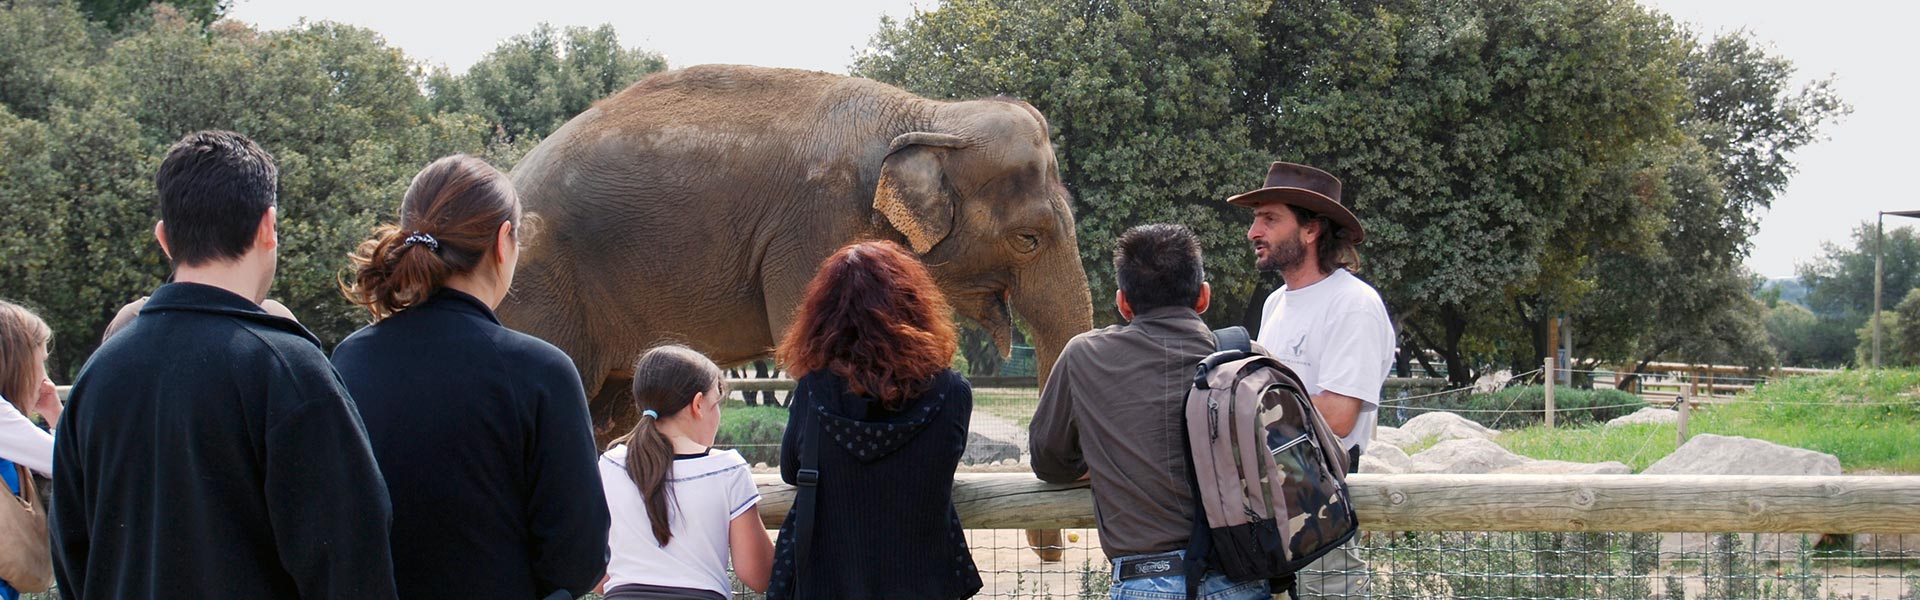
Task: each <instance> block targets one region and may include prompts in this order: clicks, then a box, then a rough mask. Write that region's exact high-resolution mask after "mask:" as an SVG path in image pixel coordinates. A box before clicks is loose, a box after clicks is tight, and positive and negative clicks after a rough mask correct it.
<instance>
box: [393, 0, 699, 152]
mask: <svg viewBox="0 0 1920 600" xmlns="http://www.w3.org/2000/svg"><path fill="white" fill-rule="evenodd" d="M666 68H667V61H666V59H665V58H663V57H661V56H660V55H659V54H657V53H654V52H648V51H645V50H640V49H629V48H624V47H622V46H621V45H620V38H619V36H618V35H616V34H615V33H614V30H613V26H611V25H601V26H600V27H597V28H586V27H568V28H566V30H565V31H557V30H555V29H554V28H553V26H551V25H547V24H544V23H543V24H541V25H540V26H539V27H537V28H535V29H534V30H533V32H532V33H529V34H527V35H521V36H515V37H513V38H511V39H508V40H507V41H505V42H502V43H501V44H500V46H499V47H497V48H495V49H494V50H493V51H492V52H490V53H488V54H487V55H486V56H485V57H482V58H481V59H480V61H479V62H476V63H474V65H473V66H472V67H470V68H469V69H468V70H467V72H466V73H465V74H463V75H454V74H453V73H451V72H448V71H446V70H445V69H440V70H437V71H435V72H434V73H433V75H432V76H430V77H429V78H428V79H427V88H428V89H429V90H430V91H431V94H432V103H433V108H434V109H435V110H438V111H461V112H469V113H473V114H475V115H479V116H480V117H481V118H483V119H485V120H486V122H487V123H488V124H489V125H490V126H494V127H497V128H498V131H500V132H502V133H503V134H504V136H505V137H506V138H507V139H509V140H515V139H519V138H521V137H527V136H530V137H532V138H533V139H536V140H537V139H538V138H541V137H545V136H546V135H547V134H548V133H551V132H552V131H553V130H555V129H558V128H559V127H560V125H562V124H564V123H566V122H567V120H568V119H572V118H573V116H574V115H577V114H580V113H581V112H584V111H586V110H587V108H588V107H590V106H592V105H593V103H594V102H596V101H598V100H600V99H601V98H605V97H607V96H608V95H610V94H612V93H614V92H617V91H620V90H623V89H626V87H627V86H629V85H632V84H633V82H635V81H639V80H640V78H641V77H645V76H646V75H648V74H650V73H655V72H658V71H662V70H665V69H666Z"/></svg>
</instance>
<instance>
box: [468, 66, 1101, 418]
mask: <svg viewBox="0 0 1920 600" xmlns="http://www.w3.org/2000/svg"><path fill="white" fill-rule="evenodd" d="M1058 171H1059V167H1058V165H1057V163H1056V162H1055V160H1054V156H1053V147H1052V145H1051V144H1050V142H1049V141H1048V137H1047V126H1046V121H1045V119H1044V118H1043V117H1042V116H1041V115H1040V113H1039V111H1036V110H1034V108H1033V107H1032V106H1029V105H1027V104H1026V103H1023V102H1018V101H1010V100H1000V99H994V100H976V101H968V102H937V101H931V100H927V99H924V98H920V97H917V96H914V95H912V94H908V93H906V92H904V91H901V90H899V89H897V88H894V87H891V86H887V85H885V84H881V83H878V82H874V81H871V80H866V79H858V78H850V77H844V76H838V75H829V74H824V73H817V72H811V71H796V70H785V69H768V68H759V67H745V66H727V65H709V66H700V67H693V68H689V69H685V70H680V71H671V72H666V73H660V74H656V75H653V76H651V77H648V78H646V79H644V80H641V81H640V82H639V83H637V84H635V85H633V86H632V87H630V88H627V89H626V90H624V91H622V92H620V93H619V94H616V95H614V96H613V97H610V98H608V99H605V100H602V101H601V102H600V103H598V104H597V105H595V106H594V107H593V108H592V109H589V110H588V111H587V112H585V113H581V114H580V115H579V116H577V117H575V118H574V119H573V120H572V121H569V122H567V124H566V125H565V126H563V127H561V128H560V129H559V130H558V131H555V132H554V133H553V135H552V136H549V137H548V138H547V139H546V140H544V141H542V142H541V143H540V145H539V146H538V147H537V148H535V149H534V150H533V152H532V153H530V154H528V155H527V156H526V157H525V158H524V159H522V160H521V161H520V163H519V164H518V166H517V167H515V168H514V170H513V179H514V181H515V184H516V186H517V187H518V189H519V192H520V194H521V198H522V199H523V200H524V202H525V203H526V207H527V210H528V211H529V212H532V213H534V214H537V215H539V219H540V222H539V224H538V226H537V230H536V231H534V234H533V235H532V236H531V238H530V240H529V242H528V246H527V248H526V249H525V250H524V252H523V253H522V254H521V258H520V266H519V272H518V275H517V276H516V278H515V281H514V287H513V291H512V293H511V294H509V295H508V297H507V299H506V301H505V302H503V303H502V304H501V306H500V310H499V314H500V317H501V319H502V320H503V321H504V322H505V323H506V324H507V325H508V326H510V327H513V328H514V329H518V330H520V331H524V332H527V333H530V334H533V335H535V336H538V337H540V338H542V339H545V340H547V341H549V342H552V343H553V344H554V345H556V346H559V347H560V349H561V350H563V351H565V352H566V353H567V354H568V355H569V356H571V357H572V358H573V360H574V363H575V364H576V365H577V366H578V367H579V369H580V375H581V379H582V380H583V381H584V382H585V383H586V387H587V395H588V397H590V398H593V402H592V412H593V418H594V424H595V428H596V430H597V431H596V432H597V434H598V437H599V440H600V441H601V443H602V444H604V443H605V442H606V441H607V440H609V439H610V438H612V437H617V436H619V435H622V434H624V433H625V432H626V431H628V430H629V429H631V427H632V425H633V423H634V421H635V420H637V418H638V415H637V413H636V411H635V409H634V407H633V404H632V401H631V400H630V399H629V396H630V394H629V391H628V388H629V386H630V384H631V379H630V378H631V376H632V375H631V372H630V370H629V369H630V368H631V366H632V363H633V360H634V358H635V357H637V356H638V355H639V354H640V352H642V351H643V350H645V349H646V348H648V347H650V346H653V345H655V344H658V343H661V342H667V341H675V342H682V343H686V344H688V345H690V346H692V347H693V348H694V349H696V350H699V351H701V352H704V353H706V354H707V355H708V356H711V357H713V359H714V360H715V361H716V362H718V363H720V364H721V365H723V366H725V365H732V364H738V363H742V362H746V361H749V360H752V359H755V358H758V357H763V356H767V355H768V354H769V353H770V352H772V349H773V347H774V346H775V344H776V343H778V341H779V336H780V335H781V334H782V333H784V331H785V329H786V327H787V322H788V321H789V319H790V318H791V316H792V313H793V310H794V308H795V307H796V306H797V305H798V303H799V301H800V298H801V295H802V292H803V291H804V290H805V288H806V285H807V283H808V281H809V280H810V279H811V278H812V277H813V275H814V272H815V271H816V270H817V268H818V265H819V264H820V261H822V260H824V259H825V258H826V257H827V256H828V255H830V254H832V253H833V252H834V251H836V250H838V249H839V248H840V247H842V246H844V245H845V244H847V243H848V242H852V241H855V240H861V239H890V240H895V241H898V242H900V243H901V244H902V245H904V246H906V247H908V248H910V249H911V250H913V251H914V252H915V253H916V254H918V255H919V256H920V257H921V258H922V260H923V261H925V262H926V264H927V266H928V267H929V269H930V270H931V271H932V273H933V275H934V277H935V279H937V280H938V282H939V284H940V287H941V289H942V290H944V291H945V292H946V294H947V297H948V300H949V301H950V302H951V303H952V304H953V306H954V309H955V312H956V313H957V314H958V315H960V316H964V317H966V318H968V319H971V320H973V321H975V322H977V323H979V324H981V325H982V326H984V327H985V328H986V329H987V330H988V331H990V332H992V334H993V336H994V339H995V341H996V342H998V344H999V345H1000V348H1001V351H1002V352H1003V353H1005V352H1006V351H1007V350H1008V348H1009V347H1010V344H1011V340H1012V322H1011V319H1010V315H1009V311H1010V310H1011V311H1012V312H1017V313H1018V314H1019V315H1020V317H1021V319H1022V320H1024V321H1025V323H1026V324H1027V325H1028V326H1029V327H1030V331H1031V332H1032V333H1033V334H1034V335H1033V343H1034V346H1035V350H1036V352H1037V354H1038V355H1039V359H1040V361H1039V362H1040V373H1041V376H1042V377H1043V378H1044V377H1045V375H1046V373H1047V372H1048V371H1049V370H1050V369H1051V368H1052V365H1053V362H1054V360H1055V358H1057V357H1058V356H1059V354H1060V349H1061V348H1062V347H1063V346H1065V345H1066V342H1067V340H1069V339H1071V338H1072V337H1073V336H1074V335H1075V334H1078V333H1080V332H1082V331H1086V330H1088V329H1090V328H1091V327H1092V322H1093V316H1092V304H1091V301H1090V298H1089V297H1088V292H1087V280H1086V273H1085V271H1083V270H1082V269H1081V266H1080V258H1079V251H1078V249H1077V247H1076V242H1075V238H1074V228H1073V215H1072V214H1071V212H1070V209H1069V207H1068V198H1067V196H1066V193H1065V188H1064V187H1062V186H1061V185H1060V177H1059V172H1058Z"/></svg>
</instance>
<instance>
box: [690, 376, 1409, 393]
mask: <svg viewBox="0 0 1920 600" xmlns="http://www.w3.org/2000/svg"><path fill="white" fill-rule="evenodd" d="M967 382H968V383H970V384H972V385H973V387H975V388H1034V387H1039V386H1040V380H1039V379H1038V378H1035V377H968V378H967ZM793 386H794V381H793V380H792V379H785V378H772V377H769V378H760V379H728V380H727V390H728V391H735V392H761V391H774V392H785V391H789V390H792V389H793ZM1383 387H1385V388H1386V389H1388V390H1399V389H1407V390H1413V391H1414V392H1415V393H1418V392H1419V391H1436V392H1437V391H1440V390H1442V389H1445V388H1446V387H1447V380H1445V379H1437V378H1432V377H1388V378H1387V382H1386V384H1385V385H1384V386H1383Z"/></svg>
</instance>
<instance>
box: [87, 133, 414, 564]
mask: <svg viewBox="0 0 1920 600" xmlns="http://www.w3.org/2000/svg"><path fill="white" fill-rule="evenodd" d="M278 177H279V174H278V169H277V168H276V167H275V166H274V163H273V157H272V156H270V155H268V154H267V152H266V151H265V150H262V149H261V148H260V147H259V146H257V145H255V144H254V143H253V141H252V140H249V139H247V138H246V137H243V136H241V135H240V134H237V133H233V132H228V131H203V132H199V133H194V134H191V135H188V136H187V137H186V138H184V139H182V140H180V142H179V143H176V144H174V146H173V147H172V148H171V149H169V150H168V151H167V156H166V159H165V160H163V161H162V162H161V163H160V169H159V172H158V174H157V175H155V177H154V184H155V186H156V187H157V188H159V192H160V222H159V223H157V224H155V225H154V229H153V233H154V237H155V238H158V240H159V242H160V247H161V249H162V250H163V251H164V252H165V253H166V254H167V256H168V257H169V258H170V259H171V260H172V262H173V266H174V282H173V283H168V284H166V285H163V286H160V288H159V289H156V290H154V292H153V295H152V297H151V298H150V299H149V300H148V301H147V302H146V305H145V306H142V307H141V308H140V317H139V318H138V319H136V320H134V322H133V324H132V325H129V326H128V327H127V328H126V329H125V330H124V331H121V332H120V333H119V334H118V335H115V336H113V337H112V338H111V339H109V340H107V341H106V343H105V344H103V345H101V347H100V349H99V351H97V352H95V353H94V355H93V357H92V358H90V359H89V360H88V361H87V364H86V366H84V367H82V368H81V370H80V376H79V378H78V379H77V380H75V382H74V386H73V392H72V395H71V397H70V398H69V400H68V402H67V413H66V417H65V419H64V420H63V421H62V422H61V424H60V425H61V426H60V435H58V436H56V437H55V439H54V480H53V482H54V492H53V498H54V500H53V508H52V511H51V514H50V526H49V529H50V530H51V534H52V542H53V559H54V560H53V565H54V574H55V578H56V580H57V581H58V582H59V586H60V595H61V597H63V598H73V599H81V600H85V599H91V598H354V599H363V598H394V597H395V593H394V580H393V561H392V554H391V551H390V550H389V548H390V544H389V540H388V537H389V533H390V522H391V509H390V507H389V504H388V498H387V488H386V484H385V483H384V481H383V480H382V479H381V477H380V470H379V469H378V468H377V467H376V466H375V464H374V459H373V451H372V450H371V448H370V447H369V445H368V443H367V435H366V429H365V427H364V426H363V425H362V424H361V421H360V415H359V412H358V411H357V410H355V407H354V406H353V402H352V400H351V399H349V398H348V397H347V392H346V389H345V388H344V387H343V386H342V385H341V383H340V379H339V376H338V375H336V374H335V373H334V370H333V367H332V366H331V365H330V364H329V363H328V362H327V356H326V354H325V353H323V352H322V351H321V349H320V341H319V340H318V339H316V338H315V337H314V336H313V334H312V333H309V332H308V331H307V330H306V328H304V327H301V326H300V324H299V323H296V322H294V321H293V320H292V319H288V318H286V317H282V316H276V315H272V314H269V313H268V312H267V311H266V310H263V309H262V308H261V307H260V302H261V300H262V299H264V298H265V297H266V295H267V290H268V288H270V287H271V286H272V284H273V273H274V267H275V264H276V261H277V258H276V254H277V250H278V249H279V240H278V238H277V237H276V229H275V215H276V213H277V208H276V204H277V198H276V187H277V186H278Z"/></svg>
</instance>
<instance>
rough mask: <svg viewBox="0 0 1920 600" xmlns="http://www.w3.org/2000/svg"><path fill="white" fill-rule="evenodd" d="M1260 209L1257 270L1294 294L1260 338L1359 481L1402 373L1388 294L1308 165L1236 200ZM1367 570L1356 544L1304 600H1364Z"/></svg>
mask: <svg viewBox="0 0 1920 600" xmlns="http://www.w3.org/2000/svg"><path fill="white" fill-rule="evenodd" d="M1227 201H1228V202H1231V203H1233V204H1236V205H1240V206H1246V207H1249V208H1252V209H1253V225H1252V226H1251V227H1249V228H1248V229H1247V239H1248V240H1249V241H1251V242H1252V243H1253V251H1254V257H1255V259H1256V260H1257V262H1256V263H1255V266H1256V267H1258V268H1259V269H1260V270H1261V271H1265V272H1269V273H1273V272H1277V273H1279V274H1280V276H1281V278H1282V279H1284V280H1285V281H1286V285H1285V286H1282V287H1281V288H1280V289H1279V290H1276V291H1274V292H1273V294H1272V295H1270V296H1268V297H1267V301H1266V306H1265V307H1264V309H1263V310H1262V311H1261V314H1262V315H1263V318H1262V319H1261V321H1260V334H1259V335H1258V336H1257V337H1256V338H1255V339H1257V340H1258V341H1259V342H1260V344H1261V345H1262V346H1265V347H1266V348H1267V350H1268V351H1269V352H1270V353H1272V355H1273V357H1274V358H1276V359H1279V360H1280V362H1281V363H1282V364H1285V365H1287V368H1290V369H1293V372H1294V373H1295V374H1297V375H1299V376H1300V381H1301V382H1302V383H1305V384H1306V385H1307V393H1308V394H1309V395H1311V396H1313V405H1314V408H1315V409H1317V410H1318V411H1319V412H1320V415H1321V416H1322V417H1324V418H1326V420H1327V425H1328V426H1329V427H1332V428H1333V433H1334V434H1335V435H1338V436H1340V445H1341V446H1343V448H1342V449H1344V450H1346V451H1347V455H1348V457H1349V458H1350V462H1349V463H1348V469H1349V472H1356V471H1359V467H1360V456H1361V455H1363V454H1365V453H1366V451H1367V445H1368V443H1370V442H1372V441H1373V432H1374V428H1375V424H1376V423H1377V422H1378V421H1379V415H1380V388H1381V386H1382V385H1384V384H1385V383H1386V381H1387V370H1388V369H1389V368H1391V367H1392V366H1393V353H1394V333H1393V324H1392V322H1391V321H1389V320H1388V318H1387V306H1386V304H1385V303H1383V302H1381V300H1380V292H1378V291H1375V290H1374V289H1373V286H1370V285H1367V282H1365V281H1361V280H1360V278H1359V277H1355V276H1354V275H1353V271H1354V270H1355V269H1358V268H1359V257H1358V254H1357V253H1356V252H1355V251H1354V247H1355V246H1356V245H1358V244H1360V242H1362V241H1365V240H1366V230H1364V229H1362V228H1361V227H1360V220H1359V219H1358V218H1356V217H1354V214H1353V211H1352V210H1350V209H1348V208H1347V206H1346V205H1345V204H1342V203H1341V201H1340V180H1339V179H1335V178H1334V176H1333V175H1331V174H1328V173H1327V172H1326V171H1322V170H1319V169H1315V168H1313V167H1309V166H1306V165H1296V164H1292V163H1284V162H1276V163H1273V165H1272V167H1270V168H1269V169H1268V170H1267V180H1266V185H1264V186H1262V187H1261V188H1260V189H1257V190H1254V191H1251V192H1247V193H1245V194H1240V195H1238V196H1234V197H1232V198H1228V199H1227ZM1369 578H1370V576H1369V575H1368V572H1367V563H1366V562H1364V561H1362V560H1360V557H1359V555H1358V554H1356V553H1355V552H1354V551H1353V546H1352V545H1351V544H1349V545H1347V546H1343V547H1341V548H1339V549H1337V550H1334V551H1332V552H1329V553H1327V555H1326V556H1323V557H1321V558H1320V560H1317V561H1314V563H1313V564H1312V565H1309V566H1308V567H1307V569H1306V570H1305V571H1303V572H1302V573H1301V574H1300V579H1299V591H1300V595H1301V598H1302V599H1306V598H1313V599H1321V598H1364V597H1366V595H1367V587H1368V580H1369Z"/></svg>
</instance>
